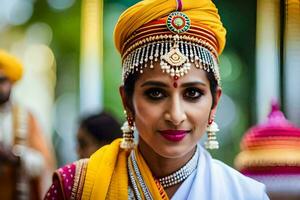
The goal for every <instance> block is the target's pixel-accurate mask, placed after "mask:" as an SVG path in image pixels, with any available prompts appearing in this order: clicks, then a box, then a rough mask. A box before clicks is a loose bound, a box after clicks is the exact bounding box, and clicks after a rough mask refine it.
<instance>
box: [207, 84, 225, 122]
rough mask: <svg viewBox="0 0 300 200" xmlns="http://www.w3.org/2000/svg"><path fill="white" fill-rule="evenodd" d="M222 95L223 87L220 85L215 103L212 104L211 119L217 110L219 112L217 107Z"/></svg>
mask: <svg viewBox="0 0 300 200" xmlns="http://www.w3.org/2000/svg"><path fill="white" fill-rule="evenodd" d="M221 95H222V89H221V88H220V87H217V90H216V95H215V99H214V101H213V102H214V105H213V106H212V109H211V112H210V117H209V120H212V119H213V118H214V116H215V115H216V112H217V107H218V104H219V100H220V97H221Z"/></svg>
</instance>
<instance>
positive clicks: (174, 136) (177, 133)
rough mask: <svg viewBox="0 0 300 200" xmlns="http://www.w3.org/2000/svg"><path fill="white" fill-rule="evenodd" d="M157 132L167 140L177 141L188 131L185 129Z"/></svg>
mask: <svg viewBox="0 0 300 200" xmlns="http://www.w3.org/2000/svg"><path fill="white" fill-rule="evenodd" d="M159 133H160V134H161V135H162V136H163V137H164V138H165V139H167V140H169V141H172V142H179V141H181V140H183V138H184V137H185V136H186V135H187V134H188V133H189V131H187V130H162V131H159Z"/></svg>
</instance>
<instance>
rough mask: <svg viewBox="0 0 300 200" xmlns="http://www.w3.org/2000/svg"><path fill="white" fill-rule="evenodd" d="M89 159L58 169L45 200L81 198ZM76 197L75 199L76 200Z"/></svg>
mask: <svg viewBox="0 0 300 200" xmlns="http://www.w3.org/2000/svg"><path fill="white" fill-rule="evenodd" d="M88 160H89V159H81V160H78V161H76V162H73V163H71V164H68V165H65V166H63V167H61V168H59V169H57V170H56V171H55V172H54V174H53V178H52V185H51V187H50V188H49V190H48V192H47V194H46V196H45V199H53V198H54V199H70V198H71V196H72V199H76V197H78V196H81V192H82V188H83V183H84V179H85V174H86V169H87V164H88ZM74 197H75V198H74Z"/></svg>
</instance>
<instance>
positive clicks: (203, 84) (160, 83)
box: [141, 81, 207, 87]
mask: <svg viewBox="0 0 300 200" xmlns="http://www.w3.org/2000/svg"><path fill="white" fill-rule="evenodd" d="M196 85H202V86H206V85H207V84H206V83H204V82H202V81H194V82H188V83H183V84H182V85H181V86H182V87H192V86H196ZM145 86H156V87H169V85H167V84H165V83H163V82H160V81H146V82H145V83H143V84H142V85H141V87H145Z"/></svg>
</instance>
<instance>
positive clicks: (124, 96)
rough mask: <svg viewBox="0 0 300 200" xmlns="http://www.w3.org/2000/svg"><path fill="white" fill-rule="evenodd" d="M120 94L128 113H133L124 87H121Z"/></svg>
mask: <svg viewBox="0 0 300 200" xmlns="http://www.w3.org/2000/svg"><path fill="white" fill-rule="evenodd" d="M119 92H120V95H121V99H122V104H123V108H124V109H125V110H126V111H127V112H130V113H132V109H131V103H130V102H129V101H130V100H129V98H128V96H127V95H126V92H125V88H124V85H121V86H120V87H119Z"/></svg>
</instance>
